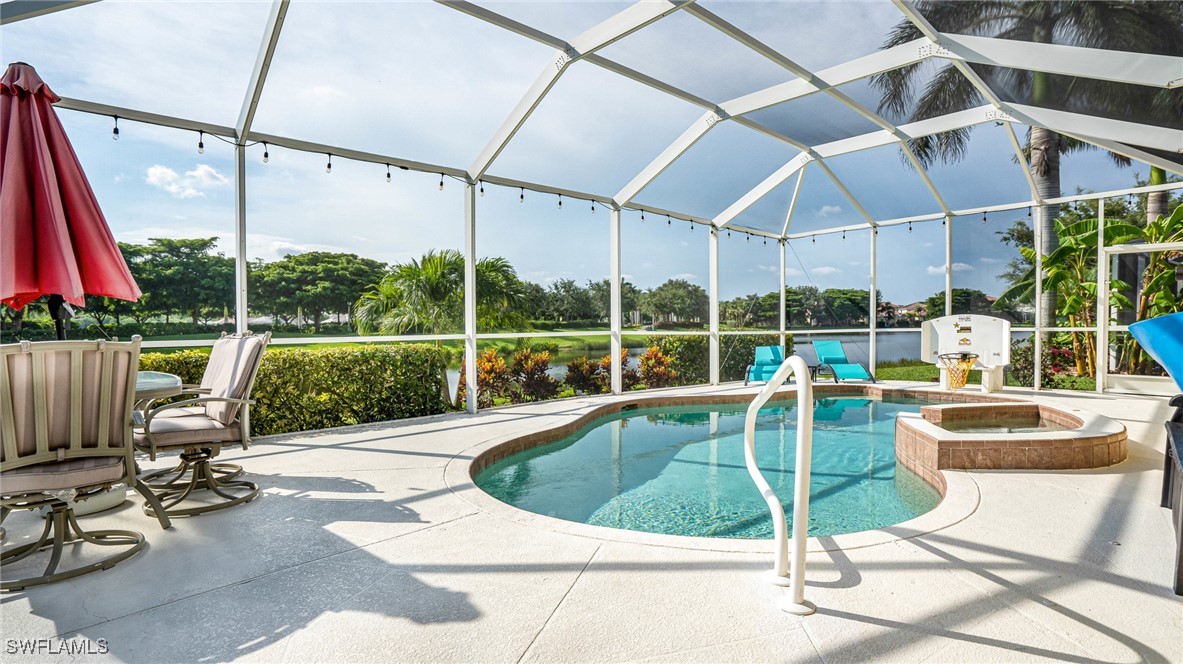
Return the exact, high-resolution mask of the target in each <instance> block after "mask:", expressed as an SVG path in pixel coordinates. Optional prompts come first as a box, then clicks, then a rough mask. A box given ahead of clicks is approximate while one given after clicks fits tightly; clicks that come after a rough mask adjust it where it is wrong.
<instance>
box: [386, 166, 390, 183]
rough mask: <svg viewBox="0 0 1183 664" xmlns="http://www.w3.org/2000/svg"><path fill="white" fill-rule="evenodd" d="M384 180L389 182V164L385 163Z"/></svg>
mask: <svg viewBox="0 0 1183 664" xmlns="http://www.w3.org/2000/svg"><path fill="white" fill-rule="evenodd" d="M386 181H387V182H390V164H386Z"/></svg>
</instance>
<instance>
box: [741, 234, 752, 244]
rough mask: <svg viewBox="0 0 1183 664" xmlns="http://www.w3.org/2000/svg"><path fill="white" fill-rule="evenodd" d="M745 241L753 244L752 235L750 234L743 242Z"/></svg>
mask: <svg viewBox="0 0 1183 664" xmlns="http://www.w3.org/2000/svg"><path fill="white" fill-rule="evenodd" d="M743 241H744V242H751V241H752V236H751V234H749V235H748V236H747V237H746V238H744V240H743Z"/></svg>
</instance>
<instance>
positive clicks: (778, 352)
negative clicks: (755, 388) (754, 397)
mask: <svg viewBox="0 0 1183 664" xmlns="http://www.w3.org/2000/svg"><path fill="white" fill-rule="evenodd" d="M784 362H785V352H784V349H783V348H781V347H780V346H756V357H755V359H754V360H753V361H752V363H751V364H749V365H748V366H747V368H746V369H745V370H744V379H743V384H744V385H747V384H748V383H750V382H752V381H767V380H768V379H770V378H772V375H773V374H775V373H776V370H777V369H779V368H780V365H782V364H784Z"/></svg>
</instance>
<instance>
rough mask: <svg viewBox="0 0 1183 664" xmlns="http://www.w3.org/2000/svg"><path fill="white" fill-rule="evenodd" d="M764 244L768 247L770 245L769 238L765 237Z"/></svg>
mask: <svg viewBox="0 0 1183 664" xmlns="http://www.w3.org/2000/svg"><path fill="white" fill-rule="evenodd" d="M764 246H765V247H767V246H768V238H764Z"/></svg>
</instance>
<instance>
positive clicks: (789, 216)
mask: <svg viewBox="0 0 1183 664" xmlns="http://www.w3.org/2000/svg"><path fill="white" fill-rule="evenodd" d="M807 170H809V164H805V165H804V166H802V167H801V171H800V172H799V173H797V184H795V185H793V197H792V198H790V199H789V211H788V212H786V213H785V225H784V227H783V228H781V230H780V236H781V238H784V237H786V236H787V235H788V234H789V226H790V225H791V224H792V223H793V212H795V211H796V210H797V197H798V196H799V195H800V194H801V183H802V182H804V181H805V171H807Z"/></svg>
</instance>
